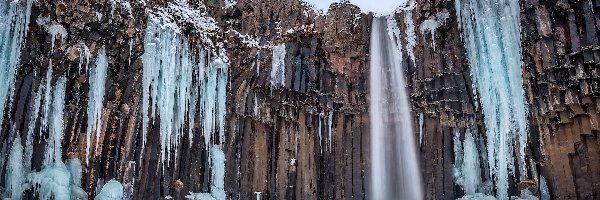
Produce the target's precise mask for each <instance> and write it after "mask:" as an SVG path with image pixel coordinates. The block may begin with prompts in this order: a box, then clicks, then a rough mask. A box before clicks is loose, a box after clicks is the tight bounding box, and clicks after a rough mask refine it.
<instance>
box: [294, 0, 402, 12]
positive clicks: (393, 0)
mask: <svg viewBox="0 0 600 200" xmlns="http://www.w3.org/2000/svg"><path fill="white" fill-rule="evenodd" d="M305 1H307V2H309V3H312V4H314V5H315V6H316V7H317V8H319V9H321V10H323V11H324V12H327V9H328V8H329V5H330V4H331V3H333V2H339V0H305ZM406 1H407V0H350V2H352V3H353V4H354V5H357V6H359V7H360V9H361V11H362V12H369V11H371V12H374V13H380V14H386V13H390V12H391V11H393V10H395V8H396V7H398V6H399V5H403V4H405V2H406Z"/></svg>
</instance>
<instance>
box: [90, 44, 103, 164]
mask: <svg viewBox="0 0 600 200" xmlns="http://www.w3.org/2000/svg"><path fill="white" fill-rule="evenodd" d="M90 71H91V72H90V78H89V80H90V82H89V86H90V92H89V100H88V107H87V115H88V117H87V129H86V131H85V133H86V147H85V163H86V164H89V156H90V151H91V150H90V143H91V136H92V134H93V133H96V134H95V136H96V145H95V147H97V146H98V142H99V140H100V128H101V127H102V121H101V116H102V102H103V100H104V89H105V85H106V73H107V72H108V58H107V57H106V52H105V50H104V48H100V49H99V50H98V56H97V57H96V66H95V67H94V68H92V69H91V70H90Z"/></svg>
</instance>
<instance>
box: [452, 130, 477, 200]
mask: <svg viewBox="0 0 600 200" xmlns="http://www.w3.org/2000/svg"><path fill="white" fill-rule="evenodd" d="M454 153H455V155H454V156H455V157H454V158H455V161H454V178H455V179H456V183H457V184H459V185H461V186H462V187H463V190H464V191H465V194H466V195H474V194H475V193H477V192H478V188H479V185H480V184H481V167H480V165H479V163H480V162H479V150H478V149H477V142H476V140H475V137H474V136H473V134H471V130H470V129H467V130H466V131H465V139H464V143H462V142H461V140H460V132H459V131H458V129H456V130H455V131H454Z"/></svg>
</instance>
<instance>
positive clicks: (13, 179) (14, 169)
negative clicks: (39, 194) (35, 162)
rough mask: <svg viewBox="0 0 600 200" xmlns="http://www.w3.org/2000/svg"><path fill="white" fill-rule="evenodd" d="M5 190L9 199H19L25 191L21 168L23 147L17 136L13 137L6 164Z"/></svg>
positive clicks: (22, 169)
mask: <svg viewBox="0 0 600 200" xmlns="http://www.w3.org/2000/svg"><path fill="white" fill-rule="evenodd" d="M6 168H7V171H6V175H5V187H6V188H5V190H6V194H7V195H8V198H9V199H21V198H22V196H23V192H24V191H25V190H26V189H27V185H26V179H25V178H26V177H25V168H24V167H23V145H22V144H21V137H20V136H19V134H17V135H16V136H15V139H14V140H13V145H12V147H11V149H10V153H9V154H8V163H6Z"/></svg>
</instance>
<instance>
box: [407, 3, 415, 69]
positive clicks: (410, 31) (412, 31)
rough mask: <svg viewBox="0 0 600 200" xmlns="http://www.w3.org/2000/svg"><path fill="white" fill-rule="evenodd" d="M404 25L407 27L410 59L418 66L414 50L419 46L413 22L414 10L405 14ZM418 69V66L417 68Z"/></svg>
mask: <svg viewBox="0 0 600 200" xmlns="http://www.w3.org/2000/svg"><path fill="white" fill-rule="evenodd" d="M404 24H405V25H406V29H405V30H404V31H405V34H406V43H407V44H406V52H407V53H408V56H409V57H410V60H412V61H413V65H416V64H417V62H416V58H415V53H414V49H415V47H416V46H417V37H416V35H415V24H414V22H413V15H412V10H407V11H405V12H404ZM415 67H416V66H415Z"/></svg>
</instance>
